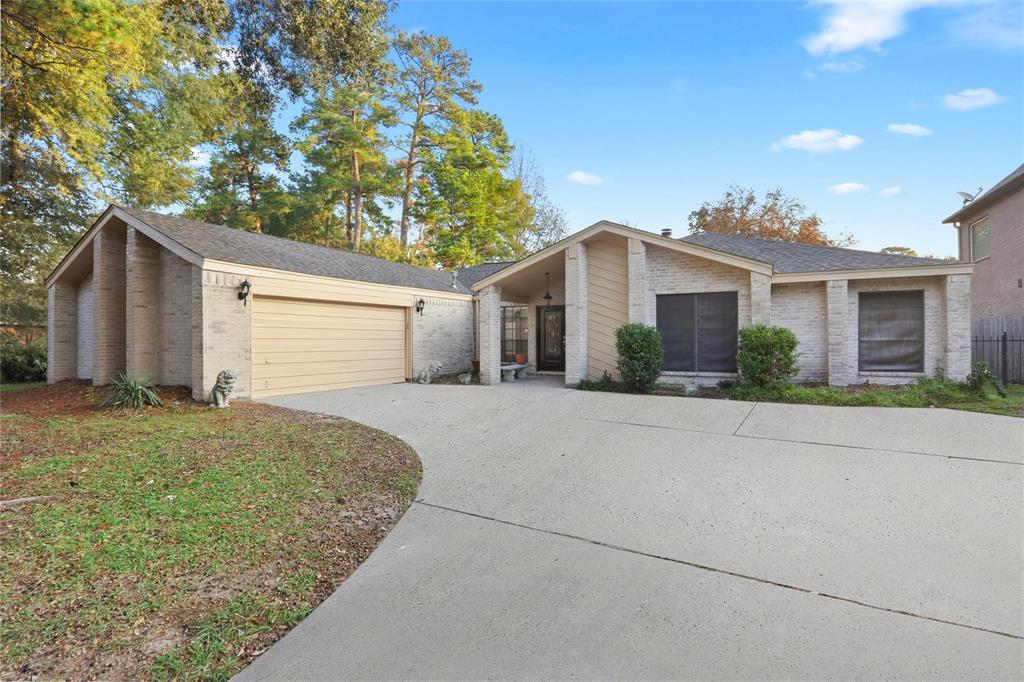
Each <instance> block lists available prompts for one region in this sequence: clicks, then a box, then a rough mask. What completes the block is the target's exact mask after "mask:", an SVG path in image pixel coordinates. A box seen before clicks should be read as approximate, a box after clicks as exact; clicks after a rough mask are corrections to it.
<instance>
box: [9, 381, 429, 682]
mask: <svg viewBox="0 0 1024 682" xmlns="http://www.w3.org/2000/svg"><path fill="white" fill-rule="evenodd" d="M161 395H162V398H163V400H164V407H162V408H154V407H149V408H144V409H141V410H136V411H132V412H111V411H99V410H97V409H96V408H95V407H94V404H95V401H96V396H94V395H92V389H91V388H90V387H89V386H88V385H86V384H85V383H84V382H62V383H61V384H57V385H54V386H45V387H41V388H35V389H26V390H23V391H18V392H13V393H8V392H5V393H4V396H3V399H2V405H0V413H2V417H0V418H2V423H0V426H2V448H3V459H2V467H0V490H2V491H3V493H2V497H3V498H4V499H5V500H10V499H13V498H24V497H46V498H48V499H47V500H46V501H43V502H37V503H32V504H25V505H21V506H17V507H12V508H6V509H2V510H0V553H2V556H0V561H2V564H3V566H4V568H3V571H2V574H0V642H2V645H0V677H3V678H4V679H6V678H7V677H11V678H17V679H21V678H29V677H35V676H39V677H42V678H63V679H86V678H104V679H140V678H151V679H214V680H216V679H226V678H228V677H230V676H231V675H232V674H233V673H235V672H237V671H238V670H239V669H241V668H242V667H244V665H245V664H246V663H247V662H248V661H250V660H251V659H252V658H254V657H255V656H257V655H258V654H259V653H261V652H262V651H263V650H265V649H266V648H267V647H268V646H270V644H272V643H273V642H274V641H276V640H277V639H278V638H279V637H280V636H281V635H283V634H284V633H285V632H286V631H287V630H288V629H290V628H291V627H292V626H294V625H295V624H296V623H297V622H298V621H300V620H301V619H302V618H303V617H304V616H305V615H306V614H307V613H309V611H310V610H312V608H313V607H315V606H316V605H317V604H318V603H319V602H320V601H322V600H323V599H324V598H325V597H326V596H327V595H328V594H330V593H331V592H332V591H333V590H334V589H335V588H336V587H337V586H338V585H339V584H340V583H341V582H342V581H344V580H345V578H346V577H347V576H348V575H349V574H351V573H352V571H353V570H355V568H356V567H357V566H358V565H359V564H360V563H361V562H362V561H363V560H364V559H365V558H366V557H367V556H369V554H370V552H371V551H372V550H373V549H374V547H376V545H377V544H378V543H379V542H380V540H381V539H382V538H383V537H384V536H385V535H386V534H387V532H388V531H389V530H390V529H391V528H392V527H393V526H394V524H395V523H396V522H397V521H398V519H399V518H400V517H401V515H402V514H403V513H404V511H405V510H406V508H407V507H408V505H409V504H410V503H411V501H412V499H413V496H414V495H415V491H416V488H417V486H418V484H419V480H420V464H419V460H418V458H417V457H416V455H415V453H414V452H413V451H412V450H411V449H410V448H409V447H408V446H407V445H405V444H404V443H403V442H402V441H400V440H399V439H397V438H395V437H393V436H390V435H388V434H385V433H383V432H380V431H377V430H375V429H370V428H368V427H364V426H361V425H358V424H355V423H353V422H349V421H346V420H343V419H338V418H333V417H325V416H322V415H314V414H309V413H302V412H296V411H292V410H286V409H283V408H277V407H273V406H270V405H263V404H258V403H247V402H235V403H233V404H232V407H231V408H229V409H224V410H215V409H210V408H209V407H207V406H206V405H203V404H199V403H195V402H193V401H192V400H191V399H190V398H189V397H188V395H187V392H186V391H184V390H180V389H179V390H178V391H177V392H176V391H174V390H170V389H161Z"/></svg>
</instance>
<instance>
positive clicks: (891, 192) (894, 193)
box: [881, 185, 903, 197]
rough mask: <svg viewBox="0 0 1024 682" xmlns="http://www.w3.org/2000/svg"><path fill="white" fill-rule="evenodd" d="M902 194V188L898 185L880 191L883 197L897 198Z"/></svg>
mask: <svg viewBox="0 0 1024 682" xmlns="http://www.w3.org/2000/svg"><path fill="white" fill-rule="evenodd" d="M901 194H903V188H902V187H900V186H899V185H893V186H892V187H886V188H885V189H883V190H882V191H881V195H882V196H883V197H898V196H899V195H901Z"/></svg>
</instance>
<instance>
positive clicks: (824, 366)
mask: <svg viewBox="0 0 1024 682" xmlns="http://www.w3.org/2000/svg"><path fill="white" fill-rule="evenodd" d="M771 294H772V324H774V325H778V326H780V327H787V328H788V329H790V330H792V331H793V333H794V334H796V339H797V341H798V342H799V345H798V346H797V357H798V360H797V367H798V368H799V370H800V372H799V374H797V375H796V377H795V379H794V381H796V382H817V381H827V380H828V307H827V305H826V300H825V284H824V282H806V283H801V284H775V285H773V286H772V289H771Z"/></svg>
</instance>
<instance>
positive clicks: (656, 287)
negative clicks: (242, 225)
mask: <svg viewBox="0 0 1024 682" xmlns="http://www.w3.org/2000/svg"><path fill="white" fill-rule="evenodd" d="M972 267H973V266H972V265H971V264H970V263H948V262H943V261H936V260H929V259H922V258H913V257H907V256H894V255H886V254H878V253H871V252H865V251H856V250H852V249H835V248H828V247H818V246H810V245H805V244H790V243H783V242H774V241H766V240H762V239H754V238H748V237H740V236H727V235H715V234H702V235H690V236H687V237H684V238H682V239H673V238H672V237H671V235H670V234H668V233H663V234H662V235H657V234H653V233H649V232H644V231H641V230H637V229H633V228H630V227H626V226H623V225H618V224H615V223H611V222H603V221H602V222H599V223H597V224H595V225H592V226H590V227H588V228H587V229H585V230H582V231H581V232H578V233H576V234H574V235H572V236H571V237H568V238H566V239H564V240H562V241H560V242H558V243H556V244H554V245H552V246H550V247H548V248H545V249H543V250H541V251H538V252H537V253H534V254H532V255H531V256H529V257H527V258H524V259H523V260H521V261H518V262H516V263H488V264H484V265H479V266H475V267H471V268H464V269H462V270H459V271H458V272H456V273H449V272H441V271H437V270H431V269H428V268H421V267H417V266H412V265H404V264H399V263H391V262H388V261H383V260H380V259H377V258H372V257H369V256H365V255H361V254H356V253H351V252H348V251H343V250H338V249H331V248H327V247H321V246H315V245H311V244H304V243H300V242H294V241H291V240H287V239H281V238H278V237H272V236H269V235H261V234H253V233H249V232H242V231H238V230H233V229H231V228H226V227H222V226H217V225H210V224H207V223H201V222H197V221H194V220H187V219H183V218H178V217H173V216H164V215H160V214H157V213H151V212H147V211H139V210H131V209H126V208H123V207H119V206H111V207H110V208H108V209H107V210H106V211H105V212H104V213H103V214H102V215H101V216H100V218H99V219H98V220H97V221H96V223H95V224H94V225H93V226H92V227H91V228H90V229H89V230H88V232H86V234H85V235H84V236H83V237H82V239H81V240H80V241H79V242H78V244H76V246H75V247H74V248H73V249H72V250H71V252H70V253H69V254H68V255H67V256H66V257H65V258H64V260H63V261H61V263H60V265H59V266H58V267H57V269H56V270H54V272H53V274H51V275H50V277H49V278H48V279H47V286H48V287H49V329H50V333H49V344H50V346H49V361H50V365H49V380H50V381H51V382H53V381H59V380H61V379H65V378H71V377H79V378H85V379H91V380H92V381H93V383H95V384H104V383H107V382H109V381H110V380H111V379H113V378H114V377H115V376H116V375H117V374H118V373H119V372H126V373H127V374H129V375H132V376H138V377H145V378H149V379H152V380H153V381H154V382H156V383H162V384H184V385H189V386H191V387H192V389H193V394H194V395H195V396H196V397H197V398H200V397H203V396H206V395H207V394H208V393H209V391H210V389H211V388H212V386H213V383H214V381H215V379H216V376H217V373H218V372H219V371H220V370H222V369H232V370H234V371H235V372H236V373H237V374H238V382H237V384H236V392H237V394H238V395H239V396H241V397H262V396H269V395H276V394H283V393H298V392H307V391H318V390H327V389H333V388H347V387H355V386H366V385H373V384H383V383H397V382H401V381H405V380H408V379H410V378H411V377H413V376H414V375H415V374H416V373H418V372H419V371H420V370H422V369H425V368H427V367H429V366H430V364H431V363H434V362H439V363H441V365H442V367H443V370H444V371H461V370H464V369H467V368H468V367H469V366H470V363H471V360H473V359H476V358H479V362H480V373H481V380H482V381H483V382H484V383H497V382H499V381H500V380H501V371H500V367H501V364H502V363H503V362H509V361H511V360H513V359H514V357H515V355H517V354H520V353H522V354H525V355H526V360H527V364H528V365H529V367H528V371H529V372H556V373H564V376H565V382H566V384H570V385H572V384H576V383H578V382H579V381H580V380H581V379H583V378H585V377H591V378H598V377H600V376H601V374H602V373H603V372H605V371H608V372H609V373H614V371H615V360H616V352H615V343H614V330H615V329H616V328H617V327H618V326H619V325H621V324H624V323H626V322H645V323H648V324H652V325H655V326H657V327H658V328H659V329H660V330H661V332H662V334H663V337H664V339H665V365H664V370H665V372H664V377H663V379H664V380H665V381H672V382H684V383H696V384H709V383H715V382H717V381H719V380H721V379H723V378H729V377H734V376H735V375H736V364H735V350H736V335H737V332H738V329H739V328H740V327H743V326H745V325H747V324H751V323H761V322H763V323H772V324H777V325H783V326H787V327H790V328H791V329H793V331H794V332H795V333H796V335H797V337H798V339H799V340H800V349H799V353H800V374H799V375H798V377H797V379H798V380H799V381H827V382H829V383H832V384H836V385H846V384H850V383H857V382H863V381H865V380H870V381H872V382H878V383H898V382H906V381H910V380H913V379H914V378H916V377H920V376H925V375H929V374H933V373H935V372H938V371H942V372H944V373H945V374H946V375H948V376H952V377H962V376H964V375H965V374H966V373H967V372H968V371H969V369H970V315H969V310H970V276H971V271H972Z"/></svg>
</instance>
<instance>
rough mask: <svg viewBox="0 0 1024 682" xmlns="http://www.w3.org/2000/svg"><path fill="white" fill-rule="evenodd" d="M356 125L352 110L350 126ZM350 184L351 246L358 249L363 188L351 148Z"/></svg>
mask: <svg viewBox="0 0 1024 682" xmlns="http://www.w3.org/2000/svg"><path fill="white" fill-rule="evenodd" d="M355 127H356V110H355V109H353V110H352V128H353V130H354V129H355ZM352 184H353V187H355V200H354V201H353V206H352V212H353V231H352V236H353V239H352V247H353V249H354V250H355V251H358V250H359V248H360V246H361V245H362V242H363V188H362V187H361V186H360V179H359V153H358V151H357V150H356V149H353V150H352Z"/></svg>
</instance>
